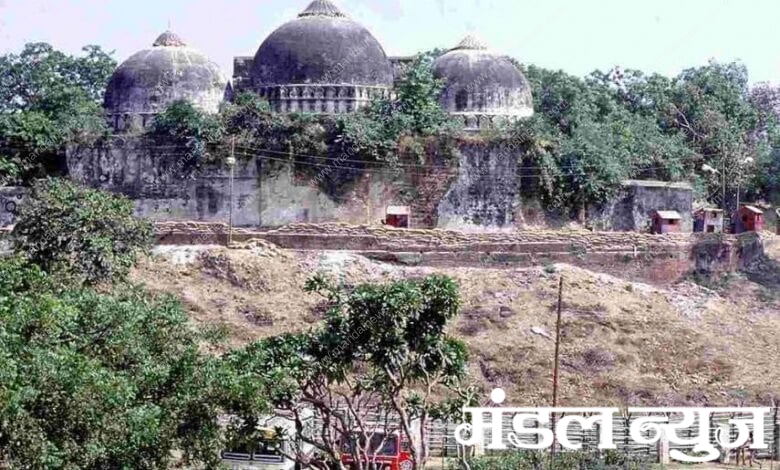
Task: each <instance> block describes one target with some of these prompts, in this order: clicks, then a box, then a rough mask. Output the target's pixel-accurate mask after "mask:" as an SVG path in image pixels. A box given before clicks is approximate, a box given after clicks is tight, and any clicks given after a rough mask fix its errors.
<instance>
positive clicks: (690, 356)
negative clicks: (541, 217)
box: [134, 242, 780, 406]
mask: <svg viewBox="0 0 780 470" xmlns="http://www.w3.org/2000/svg"><path fill="white" fill-rule="evenodd" d="M315 272H322V273H324V274H326V275H329V276H331V277H333V278H335V279H337V280H339V281H340V282H345V283H350V284H354V283H361V282H369V281H371V282H384V281H388V280H392V279H402V278H410V277H420V276H424V275H428V274H433V273H438V274H446V275H449V276H451V277H452V278H454V279H455V280H456V281H457V282H458V283H459V285H460V289H461V296H462V314H461V315H460V316H459V318H458V319H457V320H456V321H455V323H454V325H453V328H452V333H453V334H454V335H456V336H459V337H461V338H463V339H464V340H465V341H466V342H467V343H468V345H469V348H470V351H471V373H472V374H473V378H474V379H475V380H476V381H477V382H479V383H480V384H481V385H482V386H483V387H484V389H485V390H486V393H487V391H489V390H490V389H491V388H492V387H496V386H501V387H504V388H505V389H506V390H507V393H508V397H509V399H508V402H509V403H510V404H515V405H543V404H548V403H549V401H550V396H551V389H552V386H551V379H552V369H553V350H554V342H553V340H552V335H551V333H553V334H554V331H555V305H556V300H557V289H558V280H559V277H560V276H561V275H563V276H564V303H563V306H564V309H563V325H562V345H561V354H562V356H561V388H560V403H561V404H562V405H570V406H577V405H592V406H604V405H607V404H613V405H619V406H623V405H642V404H645V405H655V406H665V405H710V406H712V405H726V404H759V403H760V404H769V403H770V400H771V399H773V398H774V397H776V396H778V395H780V385H778V384H780V380H778V379H780V370H778V369H777V367H776V364H777V362H778V361H779V360H780V343H778V341H777V338H776V332H777V331H780V313H778V312H780V303H779V302H778V300H777V299H776V298H774V297H771V296H768V295H766V291H767V289H769V288H768V287H767V286H771V284H767V283H766V282H768V281H767V279H774V280H777V279H780V274H778V273H780V270H779V271H777V272H774V273H771V272H768V271H767V268H766V267H764V270H763V271H762V272H761V275H762V277H761V278H760V279H755V280H751V278H750V274H746V275H744V276H734V277H733V279H731V280H730V281H729V283H727V284H726V285H725V287H724V286H721V288H719V289H717V290H715V289H711V288H706V287H702V286H700V285H698V284H694V283H692V282H683V283H678V284H676V285H674V286H672V287H668V288H659V287H655V286H651V285H647V284H640V283H631V282H627V281H624V280H622V279H620V278H617V277H614V276H609V275H605V274H599V273H593V272H590V271H588V270H585V269H581V268H576V267H573V266H568V265H550V266H546V267H544V268H527V269H484V268H446V269H437V268H430V267H404V266H391V265H387V264H382V263H377V262H373V261H370V260H367V259H365V258H363V257H360V256H357V255H355V254H350V253H343V252H328V251H326V252H316V251H308V252H300V253H296V252H287V251H284V250H279V249H278V248H276V247H274V246H272V245H269V244H267V242H260V243H258V242H252V243H248V244H244V245H242V246H241V247H234V248H231V249H226V248H222V247H200V248H192V247H161V248H160V249H159V250H158V254H157V255H156V256H154V257H152V258H150V259H148V260H146V261H145V262H144V263H143V264H142V265H141V266H139V268H138V269H136V270H135V272H134V276H135V278H136V279H138V280H143V281H145V282H146V283H147V284H148V285H149V287H150V288H152V289H156V290H160V291H167V292H172V293H174V294H176V295H179V296H180V297H181V298H182V299H183V301H184V303H185V305H186V307H187V308H188V310H189V311H190V313H191V315H192V318H193V320H194V321H196V322H199V323H205V324H210V325H220V326H224V327H226V328H227V329H228V331H229V333H230V337H231V340H232V343H233V344H242V343H246V342H248V341H251V340H253V339H257V338H261V337H265V336H269V335H273V334H278V333H281V332H291V331H301V330H304V329H306V328H308V327H309V326H311V325H312V324H313V323H314V322H316V321H319V319H321V317H322V311H321V310H322V303H321V301H322V299H321V298H319V297H318V296H316V295H312V294H308V293H305V292H304V291H303V286H304V283H305V280H306V278H307V277H308V276H310V275H311V274H314V273H315ZM773 276H774V277H773ZM762 283H763V284H762ZM762 293H763V294H762Z"/></svg>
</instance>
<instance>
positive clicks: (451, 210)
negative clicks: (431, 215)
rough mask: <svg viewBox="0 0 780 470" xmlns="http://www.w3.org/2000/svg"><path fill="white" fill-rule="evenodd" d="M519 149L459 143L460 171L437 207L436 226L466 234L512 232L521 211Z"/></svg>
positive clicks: (506, 146) (505, 146) (508, 146)
mask: <svg viewBox="0 0 780 470" xmlns="http://www.w3.org/2000/svg"><path fill="white" fill-rule="evenodd" d="M520 155H521V153H520V150H519V149H518V148H517V147H513V146H510V145H485V144H480V143H476V142H471V143H468V142H466V143H462V144H461V146H460V148H459V155H458V157H459V172H458V177H457V178H456V179H455V181H454V182H453V184H452V186H451V187H450V189H449V191H448V192H447V194H446V195H445V196H444V198H443V199H442V201H441V203H440V204H439V207H438V225H437V226H438V227H439V228H443V229H453V230H465V231H486V230H487V231H491V230H514V229H515V228H516V227H517V225H518V220H517V218H516V215H517V212H518V211H519V209H520V179H519V177H518V169H517V167H518V160H519V159H520Z"/></svg>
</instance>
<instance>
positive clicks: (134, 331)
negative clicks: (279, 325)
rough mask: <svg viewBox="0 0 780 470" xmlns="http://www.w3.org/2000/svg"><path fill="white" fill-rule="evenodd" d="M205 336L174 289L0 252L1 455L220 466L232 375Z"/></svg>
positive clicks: (132, 465)
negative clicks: (111, 282) (71, 281)
mask: <svg viewBox="0 0 780 470" xmlns="http://www.w3.org/2000/svg"><path fill="white" fill-rule="evenodd" d="M201 342H202V337H201V335H200V334H199V333H198V332H196V331H195V330H193V329H192V327H191V326H190V324H189V323H188V318H187V316H186V314H185V313H184V311H183V310H182V308H181V305H180V303H179V302H178V301H177V300H175V299H173V298H171V297H168V296H161V297H158V296H153V295H150V294H149V293H147V292H146V291H144V290H143V289H142V288H140V287H133V286H127V285H123V286H121V287H118V288H115V289H112V290H110V291H107V292H103V293H98V292H96V291H94V290H92V289H90V288H80V287H68V286H66V287H61V286H59V285H58V284H56V283H55V282H53V279H52V278H50V277H48V276H47V275H46V274H45V273H44V272H43V271H41V270H40V269H39V268H37V267H35V266H33V265H29V264H27V262H26V261H23V260H21V259H20V258H6V259H3V260H0V460H5V461H6V463H8V464H10V465H11V467H12V468H30V469H69V468H79V469H105V468H117V469H162V468H170V467H171V465H172V463H173V454H172V451H174V450H177V451H179V452H181V453H182V454H183V457H184V459H185V460H187V461H190V462H198V463H201V464H205V465H206V466H207V467H209V468H216V467H217V465H218V459H219V449H220V447H221V442H222V441H221V437H220V436H221V431H220V428H219V424H218V420H217V418H218V416H219V415H220V414H221V410H222V409H224V408H223V407H224V405H225V404H226V403H230V402H231V401H232V400H231V398H230V397H231V393H230V391H231V390H233V388H232V386H233V384H236V383H238V382H239V381H238V379H237V376H238V375H237V374H236V373H234V371H233V370H231V369H229V368H227V367H223V364H222V363H221V361H220V360H219V359H218V358H217V357H213V356H209V355H206V354H204V353H203V352H201ZM253 405H254V406H256V407H257V408H256V409H257V410H259V411H263V410H264V404H263V403H262V402H260V401H259V400H255V402H254V403H253Z"/></svg>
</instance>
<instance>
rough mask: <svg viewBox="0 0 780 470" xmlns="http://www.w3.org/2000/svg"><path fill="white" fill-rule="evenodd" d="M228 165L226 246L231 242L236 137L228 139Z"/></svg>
mask: <svg viewBox="0 0 780 470" xmlns="http://www.w3.org/2000/svg"><path fill="white" fill-rule="evenodd" d="M227 164H228V167H230V205H229V208H228V237H227V246H228V247H229V246H230V245H232V244H233V169H234V168H235V166H236V138H235V137H233V138H232V139H230V156H229V157H228V159H227Z"/></svg>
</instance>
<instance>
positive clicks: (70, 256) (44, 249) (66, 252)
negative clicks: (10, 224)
mask: <svg viewBox="0 0 780 470" xmlns="http://www.w3.org/2000/svg"><path fill="white" fill-rule="evenodd" d="M152 235H153V229H152V224H151V223H149V222H148V221H145V220H141V219H137V218H135V217H133V204H132V202H130V200H128V199H126V198H124V197H121V196H115V195H112V194H108V193H105V192H102V191H99V190H95V189H87V188H83V187H81V186H78V185H76V184H74V183H72V182H69V181H66V180H61V179H47V180H42V181H39V182H37V183H36V184H35V185H34V187H33V190H32V194H31V197H30V198H29V200H28V202H27V203H26V204H24V205H23V206H22V208H21V211H20V214H19V220H18V223H17V224H16V226H15V227H14V230H13V233H12V239H13V243H14V247H15V249H16V250H17V251H19V252H20V253H21V254H22V255H24V256H26V257H27V259H29V260H30V261H31V262H33V263H35V264H37V265H38V266H40V267H41V268H42V269H43V270H44V271H46V272H50V273H51V272H65V273H67V274H72V275H76V276H77V277H78V278H79V279H80V280H83V281H84V282H87V283H89V284H96V283H100V282H103V281H113V280H119V279H122V278H124V276H125V275H126V274H127V272H128V270H129V269H130V267H131V266H132V265H133V263H134V262H135V260H136V257H137V256H138V255H139V254H141V253H145V252H147V251H148V249H149V247H150V246H151V242H152Z"/></svg>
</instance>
